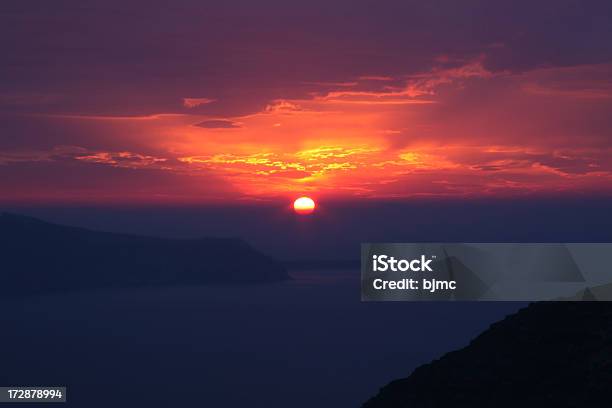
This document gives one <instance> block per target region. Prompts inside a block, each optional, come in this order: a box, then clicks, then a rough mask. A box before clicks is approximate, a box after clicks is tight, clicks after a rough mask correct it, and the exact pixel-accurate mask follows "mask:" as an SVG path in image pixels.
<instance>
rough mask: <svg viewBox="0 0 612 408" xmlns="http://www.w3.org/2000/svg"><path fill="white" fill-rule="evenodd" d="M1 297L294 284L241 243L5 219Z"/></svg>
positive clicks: (0, 224)
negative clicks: (143, 288)
mask: <svg viewBox="0 0 612 408" xmlns="http://www.w3.org/2000/svg"><path fill="white" fill-rule="evenodd" d="M0 265H1V270H0V294H3V295H6V294H30V293H45V292H55V291H65V290H80V289H97V288H105V287H125V286H149V285H179V284H187V285H190V284H251V283H263V282H274V281H282V280H286V279H289V275H288V274H287V272H286V270H285V268H284V267H283V266H282V265H281V264H279V263H278V262H276V261H274V260H273V259H272V258H270V257H268V256H265V255H263V254H261V253H260V252H258V251H256V250H255V249H253V248H252V247H251V246H249V244H247V243H246V242H244V241H242V240H241V239H237V238H201V239H165V238H152V237H144V236H137V235H128V234H116V233H109V232H97V231H91V230H87V229H84V228H75V227H67V226H62V225H56V224H51V223H47V222H44V221H41V220H38V219H35V218H30V217H25V216H21V215H13V214H2V215H0Z"/></svg>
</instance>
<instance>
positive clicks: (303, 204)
mask: <svg viewBox="0 0 612 408" xmlns="http://www.w3.org/2000/svg"><path fill="white" fill-rule="evenodd" d="M315 207H316V204H315V202H314V201H313V199H312V198H310V197H300V198H298V199H297V200H295V201H294V202H293V209H294V210H295V212H296V213H298V214H303V215H306V214H311V213H312V212H313V211H314V209H315Z"/></svg>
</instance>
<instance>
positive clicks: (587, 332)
mask: <svg viewBox="0 0 612 408" xmlns="http://www.w3.org/2000/svg"><path fill="white" fill-rule="evenodd" d="M611 385H612V305H611V304H608V303H606V302H547V303H545V302H543V303H534V304H531V305H530V306H528V307H526V308H524V309H522V310H520V311H519V312H517V313H516V314H513V315H510V316H508V317H506V318H505V319H503V320H501V321H499V322H497V323H494V324H493V325H492V326H491V327H490V328H489V329H488V330H486V331H485V332H483V333H482V334H480V335H479V336H478V337H477V338H476V339H474V340H473V341H472V342H471V343H470V344H469V345H468V346H467V347H465V348H463V349H461V350H458V351H453V352H450V353H448V354H446V355H444V356H443V357H442V358H440V359H438V360H435V361H433V362H431V363H429V364H425V365H423V366H421V367H419V368H417V369H416V370H414V372H413V373H412V374H411V375H410V376H408V377H407V378H403V379H399V380H396V381H393V382H391V383H390V384H388V385H386V386H385V387H383V388H382V389H381V390H380V391H379V393H378V395H376V396H375V397H373V398H372V399H370V400H369V401H368V402H366V403H365V404H364V405H363V408H400V407H401V408H425V407H427V408H438V407H453V408H457V407H476V408H478V407H576V408H577V407H610V406H612V399H611V397H610V389H611V388H610V386H611Z"/></svg>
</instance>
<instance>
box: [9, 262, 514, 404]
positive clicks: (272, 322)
mask: <svg viewBox="0 0 612 408" xmlns="http://www.w3.org/2000/svg"><path fill="white" fill-rule="evenodd" d="M294 276H295V277H296V280H295V281H294V282H289V283H282V284H274V285H261V286H252V287H238V288H235V287H212V288H211V287H176V288H152V289H149V288H146V289H125V290H109V291H99V292H88V293H73V294H63V295H49V296H39V297H29V298H20V299H4V300H0V324H1V329H0V333H1V340H0V345H1V346H2V347H1V351H0V359H1V369H0V385H67V386H68V398H69V404H68V405H69V406H75V407H111V406H112V407H137V406H142V407H193V406H198V407H236V408H238V407H240V408H242V407H250V406H256V407H283V408H286V407H292V408H300V407H334V408H343V407H358V406H359V405H360V403H362V402H363V401H364V400H366V399H367V398H368V397H370V396H372V395H373V394H374V393H376V391H377V389H378V388H379V387H380V386H382V385H384V384H385V383H386V382H388V381H389V380H392V379H395V378H398V377H401V376H405V375H407V374H409V373H410V371H411V370H412V369H413V368H414V367H415V366H418V365H420V364H422V363H425V362H428V361H429V360H431V359H432V358H436V357H438V356H439V355H440V354H442V353H444V352H446V351H449V350H452V349H455V348H458V347H461V346H463V345H466V344H467V343H468V341H469V340H470V339H471V338H473V337H474V336H475V335H476V334H477V333H479V332H480V331H482V330H483V329H485V328H486V327H487V326H488V325H489V324H490V323H492V322H493V321H495V320H498V319H500V318H501V317H503V316H504V315H506V314H508V313H511V312H513V311H515V310H516V309H518V308H519V307H521V306H522V305H521V304H518V303H422V304H416V303H361V302H360V300H359V281H358V274H357V273H353V272H349V271H316V272H315V271H308V272H300V273H294ZM21 406H23V405H21Z"/></svg>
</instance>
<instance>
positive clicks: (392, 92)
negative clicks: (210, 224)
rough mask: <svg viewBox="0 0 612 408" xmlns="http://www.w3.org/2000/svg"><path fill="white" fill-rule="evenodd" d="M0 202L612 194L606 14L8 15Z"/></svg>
mask: <svg viewBox="0 0 612 408" xmlns="http://www.w3.org/2000/svg"><path fill="white" fill-rule="evenodd" d="M0 49H1V50H2V59H1V61H0V121H1V122H2V131H1V133H0V201H3V202H19V203H84V202H85V203H94V204H104V203H153V204H156V203H171V204H181V203H188V204H194V203H195V204H197V203H221V204H223V203H234V202H241V203H242V202H247V203H249V202H273V203H275V202H284V201H287V200H290V199H292V198H294V197H297V196H300V195H304V194H306V195H310V196H312V197H314V198H315V199H317V200H322V201H325V200H330V201H332V200H345V201H347V200H348V201H351V200H411V199H415V198H419V199H423V198H424V199H429V198H434V199H438V198H440V199H453V200H454V199H461V198H466V197H467V198H479V199H482V198H502V199H504V198H516V197H525V196H527V197H531V196H538V197H540V196H555V197H557V196H567V197H576V196H589V197H591V196H599V195H602V194H603V195H609V194H610V193H611V192H612V115H610V112H612V3H610V2H609V1H565V0H560V1H546V2H542V1H516V2H491V1H464V2H456V1H451V0H448V1H350V2H349V1H346V2H344V1H335V2H329V1H319V0H315V1H308V2H287V1H284V2H281V1H257V2H253V1H224V2H207V1H176V2H166V1H164V2H162V1H157V0H153V1H151V0H148V1H114V0H109V1H104V2H100V1H79V2H75V1H64V0H57V1H53V2H49V1H13V0H8V1H5V2H3V6H2V9H1V10H0Z"/></svg>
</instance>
